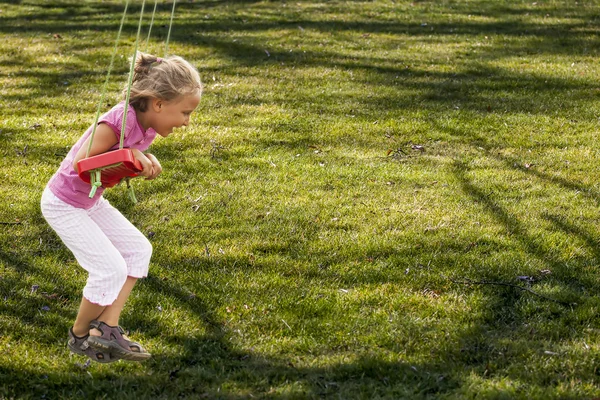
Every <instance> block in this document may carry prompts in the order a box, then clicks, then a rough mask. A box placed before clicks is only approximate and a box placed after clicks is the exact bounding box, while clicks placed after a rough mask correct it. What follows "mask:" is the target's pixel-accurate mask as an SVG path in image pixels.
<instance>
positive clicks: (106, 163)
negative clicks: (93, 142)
mask: <svg viewBox="0 0 600 400" xmlns="http://www.w3.org/2000/svg"><path fill="white" fill-rule="evenodd" d="M142 169H143V168H142V164H141V163H140V162H139V161H138V160H137V159H136V158H135V157H134V156H133V152H132V151H131V149H119V150H114V151H109V152H107V153H102V154H98V155H96V156H92V157H89V158H84V159H82V160H79V161H78V162H77V171H78V174H79V177H80V178H81V179H82V180H83V181H84V182H86V183H91V184H92V185H94V183H95V182H97V183H96V185H95V186H100V184H101V185H102V186H104V187H113V186H115V185H116V184H117V183H119V182H121V180H122V179H124V178H132V177H135V176H138V175H139V173H140V172H142ZM98 173H99V174H100V175H98ZM94 192H95V190H94Z"/></svg>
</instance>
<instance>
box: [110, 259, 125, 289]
mask: <svg viewBox="0 0 600 400" xmlns="http://www.w3.org/2000/svg"><path fill="white" fill-rule="evenodd" d="M127 275H128V274H127V264H125V262H124V261H123V262H122V263H118V264H116V265H114V266H113V268H110V269H108V270H107V271H106V275H105V280H106V281H107V282H108V281H110V282H111V285H114V286H116V287H121V286H123V285H124V284H125V281H126V280H127Z"/></svg>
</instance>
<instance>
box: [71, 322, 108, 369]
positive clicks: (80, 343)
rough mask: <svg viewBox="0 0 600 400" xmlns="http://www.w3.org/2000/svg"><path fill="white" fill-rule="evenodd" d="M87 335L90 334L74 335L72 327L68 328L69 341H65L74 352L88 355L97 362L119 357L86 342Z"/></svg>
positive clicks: (106, 361)
mask: <svg viewBox="0 0 600 400" xmlns="http://www.w3.org/2000/svg"><path fill="white" fill-rule="evenodd" d="M89 337H90V335H85V336H75V334H74V333H73V328H70V329H69V341H68V343H67V346H68V347H69V350H71V351H72V352H73V353H75V354H80V355H83V356H88V357H89V358H91V359H92V360H94V361H97V362H99V363H110V362H114V361H117V360H118V359H119V357H117V356H116V355H112V354H111V353H109V352H105V351H101V350H97V349H94V348H93V347H91V346H90V344H89V342H88V339H89Z"/></svg>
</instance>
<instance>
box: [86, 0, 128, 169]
mask: <svg viewBox="0 0 600 400" xmlns="http://www.w3.org/2000/svg"><path fill="white" fill-rule="evenodd" d="M128 6H129V0H127V2H126V3H125V9H124V10H123V16H122V17H121V25H119V33H117V40H116V41H115V47H114V48H113V52H112V56H111V57H110V65H109V66H108V72H107V74H106V79H105V80H104V86H103V87H102V95H101V97H100V102H99V103H98V109H97V110H96V120H95V122H94V127H93V129H92V134H91V135H90V143H89V144H88V148H87V152H86V154H85V158H88V157H89V156H90V151H91V150H92V142H93V140H94V135H95V134H96V127H97V126H98V120H99V119H100V110H101V109H102V105H103V104H104V98H105V96H106V88H107V87H108V79H109V78H110V73H111V71H112V68H113V65H114V63H115V55H116V54H117V47H118V45H119V39H120V38H121V31H122V30H123V24H124V22H125V16H126V15H127V7H128Z"/></svg>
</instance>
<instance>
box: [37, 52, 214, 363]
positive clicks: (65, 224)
mask: <svg viewBox="0 0 600 400" xmlns="http://www.w3.org/2000/svg"><path fill="white" fill-rule="evenodd" d="M126 90H127V89H126ZM125 93H126V92H125ZM201 93H202V84H201V82H200V76H199V74H198V71H197V70H196V69H195V68H194V67H193V66H192V65H190V64H189V63H188V62H187V61H185V60H184V59H182V58H181V57H176V56H173V57H168V58H165V59H161V58H158V57H155V56H152V55H148V54H143V53H139V54H138V57H137V59H136V63H135V70H134V76H133V83H132V85H131V94H130V101H129V104H128V105H125V102H121V103H119V104H117V105H116V106H115V107H113V108H112V109H111V110H110V111H108V112H107V113H106V114H104V115H103V116H102V117H100V119H99V121H98V125H97V128H96V132H95V134H94V136H93V141H92V146H91V149H90V153H89V156H90V157H91V156H93V155H97V154H100V153H104V152H107V151H111V150H116V149H118V148H119V140H120V136H121V134H124V135H125V137H124V147H129V148H131V149H132V151H133V154H134V156H135V158H136V159H138V160H139V161H140V163H141V164H142V167H143V170H142V172H141V173H140V175H142V176H144V177H146V179H154V178H156V177H157V176H158V175H159V174H160V173H161V171H162V167H161V165H160V163H159V162H158V160H157V159H156V157H154V156H153V155H152V154H149V153H145V154H144V153H143V151H145V150H146V149H147V148H148V146H150V144H151V143H152V141H153V140H154V138H155V137H156V135H160V136H162V137H167V136H169V134H170V133H171V132H173V128H176V127H181V126H187V125H188V124H189V122H190V115H191V114H192V112H193V111H194V110H195V109H196V107H197V106H198V103H199V102H200V95H201ZM125 112H127V118H126V128H125V132H121V123H122V119H123V114H124V113H125ZM92 131H93V126H92V127H90V128H89V129H88V130H87V131H86V132H85V133H84V135H83V136H82V137H81V138H80V139H79V141H78V142H77V143H76V144H75V145H74V146H73V148H72V149H71V151H70V152H69V154H68V155H67V157H66V158H65V159H64V160H63V162H62V163H61V165H60V167H59V169H58V171H57V172H56V173H55V174H54V176H53V177H52V178H51V179H50V181H49V182H48V185H47V186H46V189H45V190H44V193H43V195H42V200H41V207H42V214H43V215H44V218H45V219H46V221H48V223H49V224H50V226H51V227H52V228H53V229H54V230H55V231H56V233H57V234H58V236H60V238H61V239H62V241H63V242H64V243H65V245H66V246H67V247H68V248H69V250H71V251H72V252H73V254H74V256H75V258H76V259H77V261H78V262H79V264H80V265H81V266H82V267H83V268H84V269H85V270H86V271H87V272H88V279H87V283H86V285H85V287H84V289H83V298H82V300H81V304H80V306H79V312H78V314H77V318H76V320H75V323H74V324H73V327H72V328H71V329H70V330H69V341H68V347H69V348H70V349H71V351H72V352H74V353H77V354H84V355H87V356H89V357H90V358H91V359H93V360H95V361H99V362H111V361H116V360H118V359H125V360H132V361H141V360H145V359H147V358H149V357H150V353H148V352H147V351H146V350H145V349H144V348H143V347H142V346H141V345H140V344H139V343H136V342H132V341H129V339H128V338H127V337H126V336H125V335H124V331H123V329H122V328H121V327H120V326H119V317H120V315H121V311H122V310H123V307H124V305H125V302H126V301H127V298H128V297H129V294H130V293H131V290H132V289H133V286H134V285H135V283H136V281H137V279H139V278H143V277H145V276H146V275H147V273H148V267H149V263H150V256H151V254H152V245H151V244H150V242H149V241H148V240H147V239H146V237H145V236H144V235H143V234H142V233H141V232H140V231H139V230H137V229H136V228H135V227H134V226H133V225H132V224H131V223H130V222H129V221H128V220H127V219H126V218H125V217H124V216H123V215H122V214H121V213H120V212H119V211H117V210H116V209H115V208H114V207H112V206H111V205H110V204H109V202H108V201H107V200H105V199H104V198H103V197H102V192H103V191H104V188H98V190H97V191H96V194H95V195H94V196H93V198H89V197H88V195H89V193H90V185H89V184H87V183H85V182H83V181H82V180H81V179H80V178H79V176H78V175H77V171H76V169H77V162H78V161H79V160H81V159H83V158H85V157H86V152H87V149H88V144H89V141H90V136H91V132H92Z"/></svg>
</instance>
